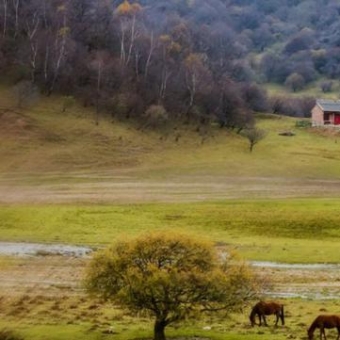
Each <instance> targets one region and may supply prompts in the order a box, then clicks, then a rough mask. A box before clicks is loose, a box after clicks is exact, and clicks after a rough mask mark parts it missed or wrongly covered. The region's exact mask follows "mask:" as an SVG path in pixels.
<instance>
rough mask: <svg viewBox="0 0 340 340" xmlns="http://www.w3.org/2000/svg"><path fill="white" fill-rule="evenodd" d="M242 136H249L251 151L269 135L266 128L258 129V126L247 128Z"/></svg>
mask: <svg viewBox="0 0 340 340" xmlns="http://www.w3.org/2000/svg"><path fill="white" fill-rule="evenodd" d="M241 134H242V136H243V137H245V138H247V139H248V141H249V151H250V152H252V151H253V148H254V146H255V145H256V144H257V143H258V142H260V141H261V140H262V139H264V138H265V137H266V135H267V133H266V131H265V130H262V129H258V128H256V127H254V128H251V129H245V130H243V131H242V132H241Z"/></svg>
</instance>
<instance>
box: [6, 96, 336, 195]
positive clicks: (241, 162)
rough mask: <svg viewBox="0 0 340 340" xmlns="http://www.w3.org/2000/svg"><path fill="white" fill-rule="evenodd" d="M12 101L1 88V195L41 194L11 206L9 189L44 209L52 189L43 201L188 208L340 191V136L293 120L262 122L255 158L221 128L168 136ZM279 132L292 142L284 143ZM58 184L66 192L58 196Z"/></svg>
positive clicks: (53, 105)
mask: <svg viewBox="0 0 340 340" xmlns="http://www.w3.org/2000/svg"><path fill="white" fill-rule="evenodd" d="M9 98H10V96H9V95H8V91H7V90H2V92H1V107H2V109H1V112H0V115H1V125H0V133H1V140H0V158H1V163H0V171H1V184H2V186H1V188H2V191H3V192H5V191H6V190H8V186H11V187H12V190H14V189H13V188H15V187H17V186H19V185H22V184H25V188H26V189H27V188H29V187H30V188H31V190H33V188H34V190H33V191H28V192H27V193H26V191H25V190H21V191H20V190H19V189H18V191H13V195H14V196H13V197H12V198H11V195H10V194H9V193H10V192H9V191H7V194H6V195H5V196H4V197H3V198H2V200H4V201H6V200H9V201H11V199H12V200H13V201H16V200H18V199H19V200H20V199H21V198H22V199H23V200H25V199H29V197H30V196H31V197H32V199H34V200H38V201H39V200H40V199H43V196H44V195H42V197H40V196H39V195H41V194H42V193H44V191H43V190H42V189H44V190H47V191H46V192H45V194H46V197H45V199H46V198H47V197H48V195H52V196H53V193H54V194H56V191H55V190H57V191H58V192H57V194H56V197H60V199H61V198H62V197H64V198H65V199H67V197H68V198H72V199H77V198H78V199H79V197H78V196H77V193H79V192H80V191H82V190H83V191H88V192H89V197H88V198H90V197H94V196H95V193H96V191H97V194H98V195H99V196H100V193H102V194H103V196H102V197H101V198H100V197H97V199H99V200H100V199H103V200H105V199H108V200H112V199H115V200H118V199H119V197H121V198H122V199H123V200H129V199H130V198H131V200H140V199H143V197H144V198H145V199H148V200H152V199H160V200H162V199H165V200H172V199H175V198H176V197H177V196H179V193H182V194H183V193H184V194H185V195H182V196H181V199H182V200H183V199H184V200H185V199H186V198H188V199H204V198H205V197H207V196H209V197H210V198H221V197H239V196H249V195H250V196H254V195H255V196H259V197H263V196H268V195H269V196H271V195H272V196H299V195H301V196H304V195H306V194H307V193H308V194H311V195H314V196H315V195H316V196H317V195H321V196H325V195H326V196H327V195H331V196H334V195H337V192H338V191H337V186H338V180H339V176H340V175H339V174H340V155H339V144H338V138H339V135H338V133H336V132H327V133H326V132H321V131H313V130H311V129H301V128H296V127H295V122H296V119H294V118H289V117H283V116H275V115H258V116H257V125H258V127H260V128H261V129H264V130H265V131H266V133H267V136H266V137H265V139H263V140H262V141H260V142H259V144H258V145H256V146H255V148H254V151H253V152H252V153H250V152H249V143H248V141H247V140H246V139H245V138H244V137H242V136H240V135H238V134H236V133H235V132H233V131H230V130H228V129H221V128H218V127H216V126H211V127H210V129H205V130H204V133H203V132H202V131H201V132H198V131H197V126H195V125H184V126H181V127H178V128H177V129H176V130H171V131H166V132H164V133H161V132H154V131H150V130H142V129H139V128H138V126H135V125H133V124H129V123H126V124H124V123H121V122H119V121H116V120H111V119H110V120H109V119H107V117H105V116H104V117H101V118H100V120H99V125H96V124H95V120H94V111H91V109H86V108H83V107H82V106H77V105H74V106H73V107H72V108H69V109H68V110H67V111H66V112H61V111H62V110H61V100H60V98H58V97H54V98H52V97H50V98H45V97H43V98H42V100H41V101H39V102H38V104H35V105H33V106H31V107H30V108H29V109H18V108H14V107H13V105H12V104H13V103H12V102H11V101H10V100H9ZM6 107H7V108H6ZM282 131H292V132H294V133H295V136H292V137H284V136H281V135H279V133H280V132H282ZM20 183H21V184H20ZM105 183H106V184H107V185H105ZM108 183H111V184H110V185H111V186H112V187H110V185H108ZM123 183H125V186H124V185H123ZM57 184H64V185H65V187H63V188H61V189H60V188H58V189H56V187H53V185H57ZM44 185H45V186H46V187H44ZM49 185H50V186H49ZM51 185H52V187H51ZM77 185H78V186H80V185H83V187H82V189H81V188H80V187H78V188H77ZM86 185H87V186H88V187H86ZM84 186H85V187H84ZM303 188H304V189H303ZM21 189H23V188H22V187H21ZM27 190H28V189H27ZM40 190H42V191H40ZM18 193H20V194H18ZM71 193H72V195H71ZM115 194H116V195H117V197H114V195H115ZM25 195H26V196H27V197H26V196H25ZM58 195H59V196H58ZM91 195H92V196H91ZM105 195H107V197H106V196H105ZM19 196H20V197H19ZM34 197H35V198H34ZM84 197H85V196H84ZM88 198H86V197H85V200H87V199H88ZM57 200H58V199H57ZM52 201H53V200H52Z"/></svg>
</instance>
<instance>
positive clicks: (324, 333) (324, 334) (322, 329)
mask: <svg viewBox="0 0 340 340" xmlns="http://www.w3.org/2000/svg"><path fill="white" fill-rule="evenodd" d="M322 334H323V337H324V339H325V340H327V338H326V332H325V329H324V328H323V327H322V328H320V340H322Z"/></svg>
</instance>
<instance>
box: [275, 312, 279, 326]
mask: <svg viewBox="0 0 340 340" xmlns="http://www.w3.org/2000/svg"><path fill="white" fill-rule="evenodd" d="M275 315H276V321H275V327H277V323H278V322H279V313H275Z"/></svg>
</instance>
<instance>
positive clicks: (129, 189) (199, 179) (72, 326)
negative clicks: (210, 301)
mask: <svg viewBox="0 0 340 340" xmlns="http://www.w3.org/2000/svg"><path fill="white" fill-rule="evenodd" d="M0 101H1V107H2V108H6V110H2V111H1V125H0V136H1V137H0V142H1V143H0V158H1V163H0V241H24V242H42V243H67V244H75V245H87V246H90V247H93V248H97V247H103V246H106V245H107V244H108V243H110V242H111V241H113V240H116V239H119V238H120V237H124V238H127V237H134V236H136V235H138V234H140V233H142V232H145V231H147V230H164V231H166V230H170V229H178V230H181V231H183V230H186V231H187V232H189V233H192V234H194V235H199V236H203V237H207V238H209V239H211V240H213V241H214V242H215V244H216V246H217V247H218V248H219V249H221V250H222V251H231V250H232V251H234V250H236V251H237V252H238V253H239V254H240V255H241V256H242V257H243V258H244V259H246V260H250V261H274V262H283V263H290V264H294V263H302V264H309V263H339V255H338V249H339V242H340V236H339V232H338V231H339V225H340V215H339V213H338V207H339V204H340V194H339V193H340V190H339V189H340V156H339V144H338V138H339V135H338V133H337V132H334V131H333V132H329V131H323V130H322V131H321V130H318V131H314V130H309V129H298V128H296V127H295V120H294V119H292V118H287V117H279V116H273V115H261V116H258V117H257V119H258V123H257V124H258V126H259V127H261V128H263V129H265V130H266V131H267V132H268V135H267V137H266V138H265V139H264V140H263V141H261V142H260V143H259V144H258V145H256V146H255V148H254V151H253V153H249V151H248V145H247V141H246V140H245V139H243V138H242V137H241V136H240V135H237V134H236V133H235V132H233V131H225V130H221V129H218V128H216V127H212V129H209V130H204V131H203V130H201V129H199V128H198V127H197V126H186V127H174V130H173V131H171V132H169V131H163V132H161V133H156V132H150V131H148V132H145V131H142V130H141V129H140V128H139V127H138V126H134V125H133V124H130V123H121V122H117V121H115V120H114V119H108V118H107V117H101V118H100V123H99V126H95V124H94V122H93V112H91V110H89V109H87V108H82V107H81V106H77V105H76V106H75V107H72V109H70V110H67V112H66V113H61V107H60V106H61V104H60V98H53V97H52V98H48V99H46V98H43V99H42V100H41V101H40V102H39V103H37V104H36V105H34V106H33V107H30V108H26V109H20V110H19V109H17V108H15V107H13V105H12V102H11V100H10V96H8V90H7V89H4V88H2V89H1V91H0ZM8 108H10V110H7V109H8ZM287 130H289V131H294V132H295V136H293V137H282V136H279V132H281V131H287ZM177 137H178V138H177ZM86 263H87V259H86V258H77V257H72V256H71V257H68V256H66V257H65V256H61V255H60V256H54V255H51V254H48V253H40V254H37V256H33V257H6V256H0V279H1V280H0V307H1V308H0V316H1V318H0V329H2V328H9V329H13V330H16V331H17V332H18V333H19V334H20V335H22V336H23V337H24V338H25V339H34V340H36V339H37V340H45V339H49V340H66V339H72V340H78V339H79V340H80V339H89V340H92V339H93V340H95V339H96V340H102V339H113V338H114V339H118V340H128V339H143V338H149V337H150V336H151V334H152V323H151V321H150V319H149V318H148V317H147V316H146V315H139V316H137V317H135V316H132V315H130V314H129V313H126V312H125V311H123V310H121V309H119V308H117V306H110V305H108V304H103V303H102V302H101V301H97V300H94V299H90V298H89V297H87V296H86V295H85V294H84V290H83V287H82V277H83V271H84V268H85V266H86ZM258 271H259V272H261V273H262V275H264V276H266V278H268V280H270V281H271V282H272V283H273V291H274V292H275V293H277V294H279V293H280V291H282V290H285V291H288V290H289V289H291V292H293V293H294V292H297V293H298V294H297V295H299V294H300V292H301V291H304V292H307V293H308V292H313V293H315V292H316V293H317V292H322V296H323V298H322V299H313V298H311V297H307V298H301V297H292V296H283V297H281V298H279V299H280V301H282V302H283V303H284V305H285V311H286V325H285V326H284V327H282V326H279V327H276V328H275V327H273V317H269V318H268V323H269V325H270V326H269V327H267V328H265V327H261V328H259V327H253V328H252V327H250V322H249V319H248V315H249V312H250V307H251V306H249V308H247V309H245V310H243V311H240V313H237V314H232V315H229V316H228V317H225V318H218V317H217V316H210V317H204V318H203V319H202V320H198V321H197V322H194V323H192V322H189V321H188V322H187V323H184V324H182V323H181V324H179V325H176V327H170V328H169V330H167V333H166V334H167V336H168V337H169V338H172V337H173V338H177V339H178V338H183V337H186V338H188V337H189V338H195V339H213V340H214V339H216V340H219V339H226V340H241V339H245V340H248V339H249V340H258V339H262V340H269V339H278V340H281V339H282V340H283V339H287V338H290V339H306V336H307V333H306V330H307V328H308V326H309V325H310V323H311V322H312V321H313V319H314V318H315V316H316V315H317V314H320V312H324V313H328V312H329V313H339V312H340V305H339V302H338V301H337V300H336V299H335V298H334V295H337V294H339V292H340V288H339V280H340V278H339V276H338V272H337V271H333V272H328V271H323V270H319V271H311V270H290V269H277V268H262V267H259V269H258ZM307 296H308V294H307ZM332 334H333V335H332ZM335 334H336V333H335V332H334V333H332V331H330V335H331V336H333V337H335Z"/></svg>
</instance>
